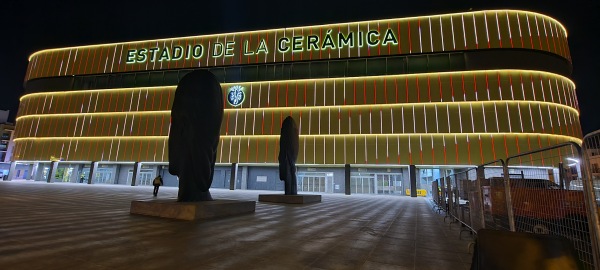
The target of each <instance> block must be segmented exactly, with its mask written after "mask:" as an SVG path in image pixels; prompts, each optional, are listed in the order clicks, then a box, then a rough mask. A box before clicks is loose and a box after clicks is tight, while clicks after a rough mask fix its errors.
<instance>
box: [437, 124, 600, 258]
mask: <svg viewBox="0 0 600 270" xmlns="http://www.w3.org/2000/svg"><path fill="white" fill-rule="evenodd" d="M598 153H600V132H598V133H595V134H591V135H589V136H586V137H585V138H584V147H583V152H582V148H581V147H580V146H579V145H577V144H575V143H570V142H569V143H562V144H557V145H554V146H551V147H547V148H544V149H539V150H535V151H530V152H525V153H522V154H519V155H515V156H511V157H508V158H507V159H506V160H496V161H493V162H489V163H486V164H482V165H479V166H478V167H477V168H476V169H475V168H472V169H467V170H464V171H460V172H456V173H454V174H452V175H449V176H446V177H442V178H440V179H437V180H436V181H434V183H433V185H432V192H434V191H436V190H438V191H439V192H437V194H433V196H432V198H433V201H434V207H435V208H436V209H437V210H439V211H442V210H443V211H444V212H445V217H444V220H445V221H446V220H447V219H448V218H450V219H451V221H450V223H455V222H460V223H461V228H462V229H461V232H460V235H459V237H461V236H462V233H463V232H464V231H470V232H472V233H473V234H474V235H476V234H477V231H479V230H480V229H483V228H486V229H495V230H503V231H520V232H529V233H537V234H553V235H559V236H561V237H564V238H566V239H568V240H569V241H570V242H572V243H573V246H575V249H576V250H577V253H578V257H579V260H580V261H581V264H582V265H583V266H584V267H585V268H586V269H600V267H599V264H598V258H599V257H600V256H599V250H600V249H599V248H598V243H600V241H599V240H598V239H599V233H598V232H600V230H599V228H600V227H599V225H598V224H599V220H598V203H599V202H600V199H599V198H600V175H598V176H596V177H595V178H594V177H593V170H592V169H591V168H592V165H590V164H594V162H596V160H593V158H592V159H590V156H591V155H592V154H598ZM593 156H595V155H593ZM590 160H592V162H590ZM596 164H598V165H595V166H600V155H598V160H597V163H596Z"/></svg>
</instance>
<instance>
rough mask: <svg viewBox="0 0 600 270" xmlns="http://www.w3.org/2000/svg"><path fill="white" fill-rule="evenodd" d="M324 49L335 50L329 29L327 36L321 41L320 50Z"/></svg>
mask: <svg viewBox="0 0 600 270" xmlns="http://www.w3.org/2000/svg"><path fill="white" fill-rule="evenodd" d="M325 49H335V44H334V43H333V38H331V29H329V30H327V34H325V39H324V40H323V46H321V50H325Z"/></svg>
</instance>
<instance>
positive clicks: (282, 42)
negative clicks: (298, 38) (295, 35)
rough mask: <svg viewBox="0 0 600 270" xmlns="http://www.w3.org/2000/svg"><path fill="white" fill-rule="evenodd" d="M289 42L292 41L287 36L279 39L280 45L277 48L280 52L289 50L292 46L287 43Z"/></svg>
mask: <svg viewBox="0 0 600 270" xmlns="http://www.w3.org/2000/svg"><path fill="white" fill-rule="evenodd" d="M287 43H290V39H289V38H286V37H282V38H280V39H279V42H278V45H277V49H278V50H279V52H287V51H288V50H289V49H290V46H288V45H285V44H287Z"/></svg>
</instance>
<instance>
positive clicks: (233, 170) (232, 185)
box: [229, 163, 238, 190]
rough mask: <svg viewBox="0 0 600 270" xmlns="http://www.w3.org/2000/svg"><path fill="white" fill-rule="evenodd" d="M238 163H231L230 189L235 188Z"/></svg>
mask: <svg viewBox="0 0 600 270" xmlns="http://www.w3.org/2000/svg"><path fill="white" fill-rule="evenodd" d="M237 171H238V164H237V163H231V175H230V178H229V190H234V189H235V181H236V179H237Z"/></svg>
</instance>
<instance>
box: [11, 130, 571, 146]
mask: <svg viewBox="0 0 600 270" xmlns="http://www.w3.org/2000/svg"><path fill="white" fill-rule="evenodd" d="M478 135H483V136H487V135H492V136H519V137H526V136H548V137H551V138H560V139H563V140H569V141H574V142H577V143H578V144H580V145H581V142H582V140H581V139H579V138H577V137H571V136H566V135H558V134H545V133H514V132H513V133H509V132H496V133H483V132H475V133H403V134H394V133H388V134H315V135H300V138H330V139H331V138H344V137H346V138H352V137H357V138H364V137H367V138H370V137H375V138H377V137H410V136H434V137H443V136H459V137H466V136H478ZM279 137H280V136H279V135H221V136H220V138H221V139H236V138H237V139H278V138H279ZM168 139H169V137H168V136H102V137H39V138H36V137H23V138H17V139H14V141H15V142H20V141H37V140H97V141H100V140H168Z"/></svg>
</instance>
